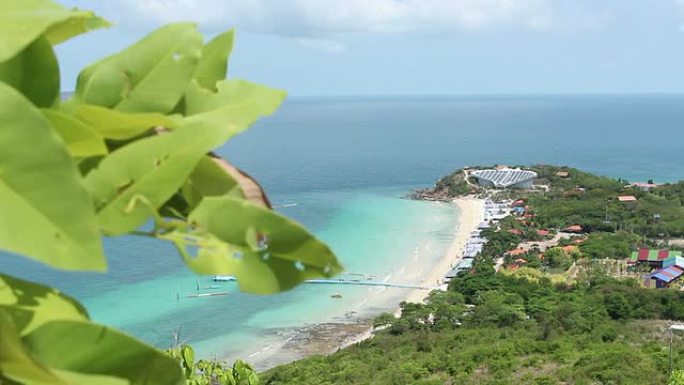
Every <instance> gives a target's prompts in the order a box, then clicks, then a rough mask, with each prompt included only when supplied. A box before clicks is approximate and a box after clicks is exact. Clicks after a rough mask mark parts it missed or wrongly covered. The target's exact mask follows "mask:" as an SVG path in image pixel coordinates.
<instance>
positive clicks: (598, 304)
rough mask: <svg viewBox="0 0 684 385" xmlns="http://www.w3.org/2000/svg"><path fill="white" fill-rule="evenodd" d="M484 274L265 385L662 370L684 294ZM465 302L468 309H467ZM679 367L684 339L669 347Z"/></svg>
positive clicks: (483, 380) (273, 374)
mask: <svg viewBox="0 0 684 385" xmlns="http://www.w3.org/2000/svg"><path fill="white" fill-rule="evenodd" d="M488 270H489V269H486V268H481V269H480V271H481V272H479V273H476V274H470V275H464V276H462V277H460V278H458V279H456V280H454V281H453V283H452V284H451V285H450V291H449V292H447V293H437V294H434V295H433V296H432V297H431V299H430V301H429V302H428V304H427V305H416V304H402V308H403V313H402V316H401V318H400V319H394V318H393V317H391V316H388V315H383V316H381V317H379V318H378V320H377V322H376V323H377V324H378V325H385V324H390V325H391V326H389V327H388V328H387V329H386V330H384V331H381V332H377V335H376V336H375V337H374V338H373V339H371V340H368V341H365V342H362V343H360V344H358V345H357V346H354V347H352V348H349V349H345V350H342V351H340V352H338V353H336V354H333V355H331V356H329V357H324V356H315V357H311V358H308V359H305V360H302V361H298V362H295V363H293V364H290V365H285V366H282V367H278V368H275V369H273V370H271V371H269V372H267V373H266V374H264V375H263V376H262V378H263V380H264V381H265V383H266V384H273V385H275V384H396V385H399V384H435V385H437V384H512V383H516V384H559V383H564V384H635V385H642V384H657V383H665V382H666V379H667V372H668V362H669V361H668V351H667V343H668V342H667V334H666V324H665V323H664V322H662V321H654V320H662V319H669V320H681V319H684V302H683V300H684V294H682V293H681V292H678V291H670V290H660V291H654V290H646V289H639V288H636V287H634V282H631V281H616V280H613V279H610V278H608V277H606V276H603V275H601V274H596V275H594V276H592V277H590V278H589V279H587V280H586V281H585V282H582V284H578V285H574V286H569V285H564V284H555V283H553V282H552V281H551V280H550V279H549V278H548V277H546V276H544V275H543V274H542V273H540V272H539V271H538V270H535V269H527V268H526V269H521V270H519V271H517V272H516V273H515V274H512V275H504V274H494V273H493V272H487V271H488ZM468 305H470V306H468ZM674 362H675V363H676V368H682V367H684V342H683V341H681V340H680V339H679V338H677V339H676V341H675V349H674Z"/></svg>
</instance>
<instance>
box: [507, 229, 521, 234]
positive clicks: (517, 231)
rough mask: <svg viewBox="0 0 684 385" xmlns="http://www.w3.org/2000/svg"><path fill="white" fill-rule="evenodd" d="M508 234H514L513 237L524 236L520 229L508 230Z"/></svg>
mask: <svg viewBox="0 0 684 385" xmlns="http://www.w3.org/2000/svg"><path fill="white" fill-rule="evenodd" d="M508 232H509V233H511V234H513V235H523V232H522V230H519V229H510V230H508Z"/></svg>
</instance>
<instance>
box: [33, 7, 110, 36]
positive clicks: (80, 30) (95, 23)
mask: <svg viewBox="0 0 684 385" xmlns="http://www.w3.org/2000/svg"><path fill="white" fill-rule="evenodd" d="M71 12H77V13H76V14H75V15H74V17H71V18H68V19H67V20H65V21H63V22H61V23H57V24H53V25H52V26H50V28H48V30H47V31H45V37H46V38H47V39H48V41H49V42H50V44H52V45H57V44H59V43H62V42H65V41H67V40H69V39H71V38H72V37H74V36H78V35H82V34H84V33H86V32H90V31H92V30H95V29H100V28H108V27H110V26H111V24H110V23H109V22H108V21H107V20H105V19H103V18H101V17H99V16H96V15H95V14H94V13H92V12H89V11H79V10H76V9H72V10H71Z"/></svg>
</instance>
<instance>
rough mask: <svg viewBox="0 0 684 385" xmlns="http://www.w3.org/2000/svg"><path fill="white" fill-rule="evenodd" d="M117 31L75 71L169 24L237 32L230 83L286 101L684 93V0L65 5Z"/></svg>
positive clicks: (89, 1)
mask: <svg viewBox="0 0 684 385" xmlns="http://www.w3.org/2000/svg"><path fill="white" fill-rule="evenodd" d="M58 1H60V2H61V3H63V4H65V5H69V6H78V7H79V8H86V9H92V10H95V11H96V12H97V13H98V14H100V15H101V16H103V17H105V18H107V19H108V20H110V21H113V22H114V23H115V26H114V27H112V28H110V29H107V30H103V31H97V32H94V33H91V34H88V35H85V36H83V37H79V38H77V39H74V40H73V41H70V42H68V43H65V44H63V45H62V46H60V47H59V48H58V54H59V56H60V59H61V61H62V75H63V79H64V84H63V86H62V88H63V89H64V90H70V89H72V88H73V85H74V84H75V79H76V76H77V74H78V71H79V69H80V68H82V67H83V66H85V65H86V64H88V63H90V62H92V61H94V60H96V59H98V58H100V57H103V56H105V55H107V54H109V53H112V52H115V51H116V50H119V49H121V48H123V47H125V46H126V45H128V44H130V43H132V42H134V41H136V40H137V39H139V38H141V37H143V36H144V35H145V34H146V33H147V32H149V31H151V30H153V29H155V28H157V27H158V26H160V25H162V24H164V23H167V22H173V21H185V20H189V21H197V22H198V23H199V24H200V28H201V29H202V30H203V31H204V32H205V33H206V34H207V35H208V36H210V35H212V34H216V33H218V32H220V31H223V30H225V29H228V28H230V27H235V28H236V29H237V41H236V46H235V50H234V51H233V56H232V58H231V63H230V74H229V76H231V77H238V78H245V79H248V80H252V81H256V82H260V83H266V84H269V85H272V86H276V87H279V88H283V89H285V90H287V91H288V92H289V93H290V94H291V95H299V96H312V95H436V94H438V95H442V94H449V95H451V94H454V95H460V94H531V93H648V92H667V93H680V92H684V76H683V72H684V71H683V70H684V0H119V1H102V0H58Z"/></svg>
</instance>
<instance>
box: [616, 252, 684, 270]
mask: <svg viewBox="0 0 684 385" xmlns="http://www.w3.org/2000/svg"><path fill="white" fill-rule="evenodd" d="M677 257H679V260H681V259H682V258H681V257H682V252H681V251H673V250H667V249H665V250H658V249H649V248H647V247H642V248H640V249H639V250H637V251H634V252H632V256H631V257H630V258H629V260H630V262H631V263H632V264H647V265H649V266H651V267H655V268H663V267H668V266H671V265H673V264H675V263H676V262H677V261H678V259H677ZM666 260H667V261H669V262H668V263H669V264H668V265H667V266H666V265H665V263H664V262H665V261H666ZM682 266H684V264H683V265H682Z"/></svg>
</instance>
